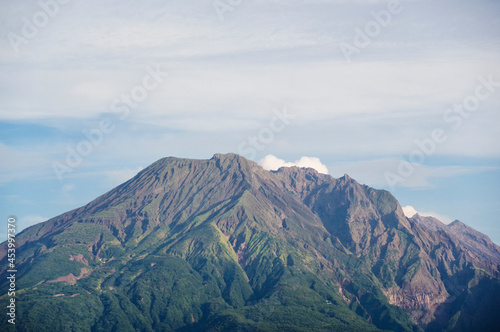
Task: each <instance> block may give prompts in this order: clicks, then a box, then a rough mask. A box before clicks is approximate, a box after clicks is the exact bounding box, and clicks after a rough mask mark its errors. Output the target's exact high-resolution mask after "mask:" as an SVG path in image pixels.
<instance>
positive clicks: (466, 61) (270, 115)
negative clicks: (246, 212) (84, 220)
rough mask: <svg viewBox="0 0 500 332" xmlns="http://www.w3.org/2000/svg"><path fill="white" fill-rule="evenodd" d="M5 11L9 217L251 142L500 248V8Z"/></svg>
mask: <svg viewBox="0 0 500 332" xmlns="http://www.w3.org/2000/svg"><path fill="white" fill-rule="evenodd" d="M0 4H1V6H2V10H1V11H0V32H1V39H0V70H1V74H2V75H0V156H1V161H0V197H1V199H0V208H1V212H2V213H1V216H0V218H2V219H4V220H5V225H6V220H7V218H8V217H9V216H11V215H14V216H16V217H17V219H18V224H19V227H20V228H23V227H27V226H29V225H31V224H34V223H37V222H41V221H44V220H47V219H49V218H51V217H54V216H56V215H58V214H61V213H63V212H66V211H68V210H71V209H73V208H76V207H79V206H82V205H84V204H86V203H87V202H89V201H90V200H92V199H94V198H96V197H97V196H99V195H101V194H103V193H105V192H106V191H108V190H110V189H112V188H113V187H115V186H116V185H118V184H120V183H122V182H124V181H125V180H127V179H128V178H130V177H132V176H133V175H134V174H136V173H137V172H138V171H139V170H141V169H142V168H144V167H147V166H148V165H149V164H151V163H152V162H154V161H155V160H157V159H159V158H162V157H165V156H177V157H187V158H210V157H211V156H212V155H213V154H214V153H217V152H236V153H240V154H243V155H245V156H247V157H249V158H251V159H253V160H255V161H259V160H261V159H263V158H264V157H266V156H267V155H274V156H276V157H277V158H280V159H283V160H285V161H287V162H292V161H295V160H298V159H300V158H301V157H303V156H308V157H316V158H319V159H320V160H321V162H322V164H324V165H326V166H327V168H328V172H329V174H331V175H332V176H333V177H340V176H342V175H343V174H344V173H348V174H349V175H350V176H351V177H353V178H354V179H356V180H358V181H359V182H361V183H366V184H368V185H370V186H373V187H375V188H383V189H388V190H390V191H391V192H392V193H393V194H394V195H395V196H396V198H398V199H399V201H400V202H401V204H402V205H403V206H406V205H411V206H413V207H414V208H415V209H416V210H417V211H419V212H421V213H424V214H431V215H435V216H438V217H440V218H441V219H442V220H443V221H451V220H454V219H460V220H462V221H463V222H465V223H467V224H469V225H471V226H472V227H474V228H476V229H478V230H479V231H482V232H484V233H485V234H487V235H489V236H490V237H491V238H492V239H493V240H494V241H495V242H496V243H500V226H499V223H498V221H499V217H498V216H499V215H500V213H499V212H500V211H499V210H500V204H499V202H500V189H499V186H498V184H499V180H500V113H499V109H500V63H499V59H500V37H499V36H500V15H499V14H500V3H499V2H498V1H483V0H479V1H461V0H458V1H447V0H444V1H427V0H414V1H401V2H399V3H395V2H390V1H377V0H359V1H342V0H335V1H328V0H310V1H293V0H289V1H283V0H274V1H273V0H268V1H259V0H256V1H250V0H241V1H234V0H233V1H230V2H228V1H227V0H220V1H219V0H216V1H197V0H196V1H189V2H187V1H147V2H145V3H140V4H137V2H133V1H106V2H105V3H103V2H99V1H77V0H72V1H62V0H60V1H57V0H52V1H49V0H46V1H41V2H40V3H39V2H35V1H26V2H8V1H0ZM41 4H47V5H41ZM485 82H486V83H485ZM488 82H489V83H488ZM456 105H458V106H456ZM468 109H469V110H470V111H469V110H468ZM279 114H281V116H282V117H283V114H288V115H289V118H285V119H284V120H283V119H281V118H280V116H279ZM275 118H276V119H275ZM436 130H437V131H438V134H439V135H437V136H436V137H438V138H440V139H437V140H436V139H434V138H433V135H434V134H433V133H435V131H436ZM85 133H87V134H85ZM252 137H253V138H254V139H253V141H252ZM443 137H445V139H442V138H443ZM429 140H431V141H432V140H433V142H434V143H429V142H430V141H429ZM252 142H253V143H252ZM426 142H427V143H428V144H427V143H426ZM426 144H427V145H426ZM429 144H430V145H429ZM71 151H72V152H71ZM78 151H79V152H78ZM72 153H73V156H72V157H71V156H70V155H71V154H72ZM75 153H76V154H77V156H76V157H75V156H74V154H75ZM68 158H70V159H68ZM71 158H73V159H71ZM75 158H76V159H75ZM68 160H69V162H68ZM70 164H71V165H70ZM404 167H411V171H408V170H406V171H405V169H404ZM55 169H56V170H55ZM57 169H58V170H59V171H57ZM388 174H389V175H388ZM388 176H389V177H391V176H392V179H397V181H392V182H391V181H390V180H388ZM6 229H7V227H5V230H6ZM5 234H6V232H5V231H4V230H2V229H0V235H1V236H2V237H5V236H6V235H5Z"/></svg>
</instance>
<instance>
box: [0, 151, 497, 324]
mask: <svg viewBox="0 0 500 332" xmlns="http://www.w3.org/2000/svg"><path fill="white" fill-rule="evenodd" d="M16 245H17V249H18V253H19V255H18V257H16V259H17V260H16V262H17V266H18V270H19V276H20V277H19V280H18V283H17V286H18V288H19V290H22V291H21V292H19V301H20V303H23V306H21V307H19V316H20V319H19V322H21V324H24V325H23V326H21V330H23V329H24V330H29V328H30V327H33V326H36V327H37V330H38V331H53V330H79V331H104V330H120V331H137V330H143V331H165V330H168V331H201V330H203V331H234V330H238V329H240V330H241V329H242V328H243V330H242V331H245V330H248V331H282V330H292V331H301V330H314V331H331V330H349V331H376V330H378V329H385V330H394V331H413V332H415V331H421V328H426V329H428V330H429V331H439V330H450V331H465V330H467V329H469V328H470V327H472V329H475V330H487V328H490V327H492V326H493V327H494V326H496V324H497V323H498V317H497V316H498V315H496V314H495V312H494V309H491V308H495V306H496V305H497V304H498V298H500V282H499V281H498V279H497V278H498V276H499V275H500V269H499V266H500V251H498V248H497V247H496V246H495V245H494V244H493V245H492V244H491V241H490V240H489V239H488V238H487V237H486V236H484V235H482V234H481V233H479V232H476V231H474V230H473V229H471V228H470V227H468V226H465V225H464V224H461V223H459V222H456V223H454V224H452V225H449V226H447V225H444V224H441V223H440V222H438V221H436V220H434V219H428V218H427V217H422V216H419V215H416V216H414V217H412V218H409V219H408V218H406V217H405V216H404V214H403V211H402V208H401V206H400V205H399V203H398V201H397V200H396V199H395V198H394V197H393V196H392V195H391V194H390V193H389V192H387V191H384V190H376V189H373V188H370V187H368V186H366V185H361V184H359V183H358V182H356V181H355V180H353V179H351V178H350V177H349V176H348V175H344V176H343V177H341V178H339V179H334V178H333V177H331V176H330V175H325V174H321V173H318V172H317V171H315V170H314V169H311V168H298V167H286V168H280V169H279V170H277V171H272V172H269V171H266V170H264V169H262V168H261V167H260V166H258V165H257V164H256V163H255V162H253V161H249V160H247V159H245V158H243V157H241V156H238V155H236V154H215V155H214V156H213V157H212V158H211V159H209V160H193V159H180V158H174V157H168V158H163V159H160V160H158V161H157V162H155V163H153V164H152V165H151V166H149V167H147V168H145V169H144V170H142V171H141V172H139V173H138V174H137V175H136V176H135V177H134V178H132V179H130V180H129V181H127V182H125V183H123V184H122V185H120V186H118V187H117V188H115V189H113V190H111V191H109V192H108V193H106V194H104V195H102V196H101V197H99V198H97V199H95V200H94V201H92V202H90V203H89V204H87V205H85V206H83V207H81V208H79V209H76V210H73V211H70V212H67V213H65V214H63V215H61V216H58V217H55V218H53V219H51V220H49V221H47V222H45V223H42V224H39V225H35V226H32V227H30V228H28V229H26V230H25V231H23V232H22V233H20V234H19V235H18V236H17V237H16ZM5 248H6V247H2V248H1V249H0V259H2V261H1V263H2V264H1V265H0V273H1V275H0V280H3V282H2V283H0V288H1V289H0V291H1V292H2V294H6V292H4V290H6V289H8V287H9V284H8V282H6V280H7V279H6V274H7V269H6V267H7V266H8V265H7V251H6V250H5ZM75 257H78V259H75ZM75 276H79V277H75ZM66 281H70V282H66ZM457 285H460V287H459V286H457ZM6 287H7V288H6ZM457 289H461V290H462V293H461V295H460V296H457V295H456V294H455V293H457V291H456V290H457ZM61 294H68V295H70V296H66V295H64V296H60V295H61ZM75 294H76V295H75ZM4 298H5V296H4V297H0V299H1V300H4ZM478 298H481V299H482V300H483V302H484V303H485V304H484V305H483V304H482V303H478V301H477V299H478ZM450 299H452V300H453V301H452V300H450ZM495 301H496V302H495ZM26 308H29V310H28V309H26ZM89 308H92V309H90V311H89ZM477 308H481V310H480V311H477V310H476V309H477ZM50 310H57V312H59V313H61V315H63V316H64V317H61V316H54V315H51V314H50V313H49V311H50ZM51 312H52V311H51ZM74 317H80V318H79V320H75V319H74ZM21 318H22V319H21ZM39 322H43V324H45V323H46V324H48V325H47V326H46V327H45V328H44V327H43V326H40V324H41V323H39ZM37 324H38V325H37ZM54 326H58V328H54Z"/></svg>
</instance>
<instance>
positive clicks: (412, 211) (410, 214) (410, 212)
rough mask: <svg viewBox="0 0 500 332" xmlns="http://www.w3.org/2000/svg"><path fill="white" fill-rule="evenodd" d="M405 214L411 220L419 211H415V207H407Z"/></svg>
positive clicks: (404, 210) (405, 207)
mask: <svg viewBox="0 0 500 332" xmlns="http://www.w3.org/2000/svg"><path fill="white" fill-rule="evenodd" d="M402 208H403V212H404V214H405V216H407V217H408V218H411V217H413V216H414V215H415V214H417V213H418V212H417V210H415V208H414V207H413V206H410V205H407V206H403V207H402Z"/></svg>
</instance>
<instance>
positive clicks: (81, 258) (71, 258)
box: [69, 254, 89, 266]
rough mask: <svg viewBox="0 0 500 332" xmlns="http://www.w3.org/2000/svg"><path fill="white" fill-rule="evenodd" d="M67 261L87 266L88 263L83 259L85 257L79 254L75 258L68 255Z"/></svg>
mask: <svg viewBox="0 0 500 332" xmlns="http://www.w3.org/2000/svg"><path fill="white" fill-rule="evenodd" d="M69 260H70V261H75V262H79V263H82V264H85V265H87V266H89V262H88V261H87V260H86V259H85V256H83V254H79V255H76V256H73V255H70V256H69Z"/></svg>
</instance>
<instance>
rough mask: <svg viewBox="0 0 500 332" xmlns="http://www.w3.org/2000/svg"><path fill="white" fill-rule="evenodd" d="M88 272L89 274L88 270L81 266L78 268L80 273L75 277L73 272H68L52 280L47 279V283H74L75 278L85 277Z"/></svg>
mask: <svg viewBox="0 0 500 332" xmlns="http://www.w3.org/2000/svg"><path fill="white" fill-rule="evenodd" d="M88 274H89V271H88V270H87V268H85V267H82V268H81V270H80V275H79V276H78V277H75V275H74V274H73V273H70V274H68V275H66V276H63V277H59V278H57V279H54V280H49V281H47V283H49V284H50V283H54V282H67V283H69V284H75V283H76V281H77V280H79V279H82V278H84V277H86V276H87V275H88Z"/></svg>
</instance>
